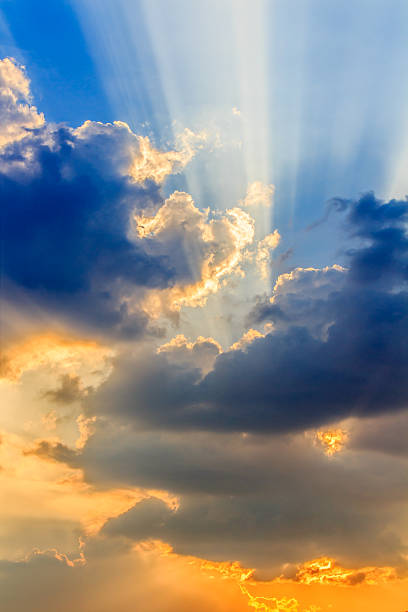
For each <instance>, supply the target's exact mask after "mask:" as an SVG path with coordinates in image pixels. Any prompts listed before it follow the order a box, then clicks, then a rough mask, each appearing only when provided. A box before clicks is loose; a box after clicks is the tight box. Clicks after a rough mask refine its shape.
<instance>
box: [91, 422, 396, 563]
mask: <svg viewBox="0 0 408 612" xmlns="http://www.w3.org/2000/svg"><path fill="white" fill-rule="evenodd" d="M129 442H130V440H129ZM147 442H148V440H147V439H146V440H144V439H143V436H135V437H134V439H133V448H132V447H131V445H130V444H126V442H125V447H124V448H120V447H119V446H118V445H116V444H115V442H114V441H111V443H109V442H108V440H107V439H99V440H95V441H94V442H93V443H91V444H90V447H89V449H87V451H86V452H85V454H84V456H83V458H82V459H83V464H84V465H85V466H86V467H85V471H86V473H87V475H88V476H90V475H91V474H92V475H93V476H97V471H99V482H104V481H105V479H106V478H108V474H109V475H110V476H111V475H112V471H115V481H116V482H123V484H125V483H127V484H130V483H133V484H135V483H136V482H138V483H143V482H144V478H146V475H148V480H149V482H150V486H159V487H162V486H163V485H164V483H165V482H166V479H167V486H169V487H171V490H172V491H175V492H180V491H181V492H182V493H181V498H180V507H179V509H178V510H177V511H174V510H171V509H169V508H168V506H166V504H164V503H163V502H162V501H161V500H158V499H155V498H151V499H147V500H145V501H143V502H142V503H139V504H137V505H136V506H135V507H134V508H133V509H131V510H129V511H128V512H126V513H125V514H123V515H121V516H120V517H118V518H116V519H112V520H111V521H109V522H108V524H107V525H106V526H105V528H104V533H105V534H106V535H110V536H113V535H114V536H118V535H123V536H126V537H127V538H130V539H132V540H144V539H149V538H153V539H162V540H164V541H168V542H170V543H171V544H172V545H173V546H174V547H175V549H176V552H179V553H182V554H193V555H198V556H202V557H205V558H212V559H220V560H221V559H226V558H229V559H239V560H240V561H241V562H242V563H243V564H244V565H249V566H253V565H256V566H257V567H258V568H262V569H269V570H270V571H272V573H273V572H274V571H279V570H278V567H279V566H280V564H282V563H285V562H288V563H289V562H291V563H292V562H293V563H297V562H301V561H304V560H307V559H310V558H314V557H318V556H320V555H323V554H325V555H332V556H334V557H336V558H338V559H341V560H342V562H344V563H347V564H349V565H364V564H366V563H379V564H383V563H390V564H395V565H401V567H402V566H404V561H403V554H404V553H405V551H406V547H405V545H404V542H403V539H400V538H399V537H397V535H396V533H397V532H398V530H397V529H396V528H395V524H396V520H398V516H400V513H401V512H404V508H405V507H406V504H407V502H408V497H407V487H406V484H407V476H406V462H405V461H403V460H400V459H395V458H386V457H384V456H376V455H375V454H374V455H373V454H368V455H358V454H357V455H350V454H347V453H346V454H345V455H343V456H339V457H336V458H335V459H331V460H330V459H328V458H327V457H326V456H325V455H324V454H323V453H322V452H321V450H320V449H319V448H316V447H314V446H313V445H312V444H311V442H310V439H306V438H303V437H298V438H293V439H285V438H280V439H277V438H274V439H269V440H268V439H267V438H263V439H261V440H260V439H259V438H258V437H254V438H251V437H249V438H242V437H238V436H236V435H231V434H229V435H228V436H220V437H215V438H214V435H208V436H207V437H206V438H203V437H200V436H198V435H197V434H191V439H189V440H185V439H184V441H183V437H182V436H179V438H178V440H174V441H173V442H171V440H169V439H168V438H167V439H166V440H163V438H160V437H158V436H156V438H154V437H150V438H149V443H150V445H151V451H150V452H149V450H148V444H147ZM97 447H99V448H100V449H102V448H103V449H104V450H105V452H106V449H108V453H107V456H105V457H101V456H99V457H98V455H99V453H98V450H97ZM114 447H115V449H114ZM182 455H183V456H184V464H183V463H182V462H181V461H180V457H181V456H182ZM164 457H165V458H166V459H165V460H164ZM149 460H151V462H152V464H149ZM216 462H218V465H219V469H218V472H217V473H215V472H214V471H213V467H214V465H215V463H216ZM160 466H162V468H163V469H164V473H161V472H160ZM104 470H106V471H107V472H108V474H107V473H106V472H104ZM212 472H213V473H212ZM194 476H195V480H194ZM222 480H224V486H219V485H220V483H221V481H222ZM200 489H201V491H200ZM379 490H381V496H379V495H378V491H379Z"/></svg>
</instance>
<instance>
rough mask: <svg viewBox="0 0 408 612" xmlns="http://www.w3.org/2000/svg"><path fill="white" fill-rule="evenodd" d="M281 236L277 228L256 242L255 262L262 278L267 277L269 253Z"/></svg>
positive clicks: (269, 261) (269, 260)
mask: <svg viewBox="0 0 408 612" xmlns="http://www.w3.org/2000/svg"><path fill="white" fill-rule="evenodd" d="M280 239H281V236H280V234H279V232H278V230H275V231H274V232H272V233H271V234H268V235H267V236H265V238H263V239H262V240H260V242H258V245H257V253H256V263H257V266H258V268H259V272H260V274H261V277H262V278H263V279H267V278H268V276H269V271H270V270H269V267H270V263H271V253H272V251H274V250H275V249H276V247H277V246H278V244H279V242H280Z"/></svg>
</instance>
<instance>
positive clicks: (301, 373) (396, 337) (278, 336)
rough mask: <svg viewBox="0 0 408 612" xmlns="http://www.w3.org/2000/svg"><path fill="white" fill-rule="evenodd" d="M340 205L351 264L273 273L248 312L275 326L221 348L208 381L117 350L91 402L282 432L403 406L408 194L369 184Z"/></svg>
mask: <svg viewBox="0 0 408 612" xmlns="http://www.w3.org/2000/svg"><path fill="white" fill-rule="evenodd" d="M336 206H337V207H339V205H338V202H336ZM341 208H343V209H346V213H345V215H346V216H345V219H344V229H345V232H346V235H347V238H348V241H347V244H348V245H349V244H352V248H351V247H349V246H347V249H346V251H345V257H346V262H347V268H343V267H340V266H334V267H331V268H324V269H320V270H318V269H308V268H306V269H295V270H294V271H292V272H291V273H289V274H286V275H282V276H281V277H279V278H278V280H277V282H276V284H275V289H274V291H273V294H272V297H271V298H268V297H264V298H261V299H259V300H258V302H257V303H256V305H255V306H254V308H253V310H252V312H251V314H250V321H251V322H252V324H260V323H262V324H265V323H269V324H270V325H271V326H272V331H270V332H269V333H268V334H267V335H265V336H261V337H259V336H258V337H254V340H253V341H252V342H250V343H247V344H246V345H245V348H244V349H243V350H233V351H227V352H224V353H223V354H221V355H219V356H218V357H217V359H216V362H215V365H214V369H213V370H212V371H210V372H209V373H208V374H207V375H206V376H205V377H204V378H203V379H202V377H201V376H200V373H199V370H197V369H195V368H193V367H192V365H191V366H190V367H187V366H185V367H181V366H180V365H179V364H175V363H174V362H171V361H170V360H168V359H166V357H165V355H163V354H159V355H152V356H151V357H150V358H149V360H148V361H145V362H144V364H143V365H142V366H140V364H139V365H138V366H137V367H135V364H134V363H133V362H132V360H131V359H130V360H126V359H124V360H123V361H122V362H121V363H120V364H118V367H117V370H116V372H115V373H114V374H113V375H112V377H111V379H110V380H109V381H108V382H107V383H106V384H105V385H104V386H102V387H101V389H100V393H98V394H97V396H96V397H95V398H93V400H91V402H92V404H93V406H94V409H95V410H96V411H100V410H102V411H103V412H107V413H113V412H115V414H119V415H122V416H123V417H125V418H126V419H128V420H129V421H130V422H131V421H132V420H133V421H134V422H136V423H139V424H140V423H142V424H144V425H145V426H147V427H156V428H172V429H183V428H184V429H205V430H214V431H218V430H222V431H226V430H227V431H252V432H257V431H259V432H263V431H276V432H284V431H292V430H301V429H305V428H308V427H312V426H316V425H320V424H323V423H329V422H332V421H336V420H340V419H342V418H345V417H348V416H351V415H362V416H368V415H372V414H376V413H382V412H386V411H389V410H400V409H402V408H405V407H406V404H407V400H408V385H407V366H408V346H407V343H406V340H405V339H406V337H407V333H408V293H407V288H406V281H407V276H408V268H407V263H408V258H407V253H408V238H407V235H406V230H405V226H406V222H407V219H408V202H406V201H390V202H387V203H384V202H382V201H379V200H377V199H376V198H375V196H374V195H373V194H371V193H369V194H367V195H365V196H363V197H362V198H361V199H359V200H358V201H355V202H343V203H342V206H341ZM350 241H351V242H350ZM158 381H160V385H158V384H157V383H158Z"/></svg>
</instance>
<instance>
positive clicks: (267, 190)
mask: <svg viewBox="0 0 408 612" xmlns="http://www.w3.org/2000/svg"><path fill="white" fill-rule="evenodd" d="M274 193H275V187H274V186H273V185H266V184H265V183H262V182H261V181H254V182H253V183H250V184H249V185H248V189H247V193H246V196H245V198H244V199H243V200H242V202H241V204H242V206H245V207H247V206H248V207H251V206H266V207H269V206H271V205H272V198H273V194H274Z"/></svg>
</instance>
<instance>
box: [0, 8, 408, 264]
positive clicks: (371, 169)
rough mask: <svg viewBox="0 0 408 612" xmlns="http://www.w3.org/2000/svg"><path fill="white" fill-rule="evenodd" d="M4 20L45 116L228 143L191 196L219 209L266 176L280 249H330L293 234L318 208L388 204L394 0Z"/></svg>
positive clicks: (401, 118) (55, 11) (397, 111)
mask: <svg viewBox="0 0 408 612" xmlns="http://www.w3.org/2000/svg"><path fill="white" fill-rule="evenodd" d="M1 10H2V14H3V20H4V22H5V23H6V24H7V25H8V29H9V33H10V35H11V36H10V37H7V36H6V35H5V36H4V37H3V40H2V50H3V54H5V55H8V54H11V55H14V56H16V57H17V59H19V60H20V61H22V62H23V63H24V64H25V65H27V67H28V69H29V71H30V76H31V79H32V91H33V95H34V97H35V101H36V102H37V105H38V106H41V109H42V110H43V112H44V113H45V115H46V117H47V119H48V120H49V121H56V122H60V121H63V122H66V123H67V124H70V125H79V124H80V123H82V122H83V121H84V120H86V119H92V120H98V121H112V120H115V119H120V120H123V121H127V122H128V123H129V125H131V126H132V128H134V129H136V128H137V129H138V130H139V131H142V132H145V133H150V134H153V135H154V137H155V139H156V141H157V142H158V143H163V142H166V140H168V139H169V138H171V133H172V122H173V121H178V122H180V123H183V125H186V126H188V127H191V128H195V127H197V126H199V125H201V126H202V125H204V123H206V124H208V123H209V122H211V123H212V124H213V125H215V126H216V127H215V128H214V129H218V130H221V132H222V133H223V138H224V139H225V140H226V141H227V142H226V144H225V147H224V149H223V150H222V151H218V152H216V155H213V156H212V157H211V158H210V157H209V156H207V157H205V156H203V158H201V159H200V160H198V161H195V162H194V164H192V167H191V168H189V169H187V170H186V172H187V174H186V177H187V180H188V182H189V186H190V190H191V191H192V193H193V196H195V197H196V199H197V200H198V201H199V204H200V205H201V206H206V205H207V201H208V203H210V205H215V206H217V207H226V206H228V205H230V203H231V202H232V201H234V200H237V199H238V198H240V197H242V192H243V190H244V189H245V183H246V182H247V181H248V182H249V181H250V180H263V181H265V182H273V183H274V184H275V186H276V195H275V222H276V223H277V225H278V227H279V228H280V229H281V230H282V232H283V233H284V234H285V240H286V241H287V245H288V247H287V248H290V247H293V244H294V243H295V242H296V244H297V250H298V251H300V257H304V256H305V255H306V256H309V257H310V263H311V264H312V263H313V264H321V263H322V259H321V258H322V252H323V249H324V251H325V254H324V256H325V257H327V251H326V247H327V246H328V245H327V243H324V241H325V239H324V236H322V235H319V238H318V240H315V239H313V240H308V238H307V237H305V235H304V233H303V231H302V230H303V229H304V228H305V227H307V226H308V225H309V224H310V223H312V222H313V221H314V220H316V219H317V218H319V217H320V216H321V215H322V211H323V209H324V205H325V201H326V200H327V199H329V198H331V197H334V196H341V197H354V196H356V195H357V194H359V193H360V192H364V191H367V190H374V191H375V192H376V193H377V194H378V195H379V196H381V197H388V196H392V195H394V193H392V190H393V188H394V191H395V180H394V177H393V172H394V170H395V167H396V165H397V162H398V159H399V158H400V156H401V152H402V150H403V148H404V144H405V139H406V136H405V134H406V132H407V128H406V122H407V118H406V111H405V105H404V99H405V95H406V84H405V79H404V76H403V75H404V74H405V72H406V69H407V66H408V51H407V48H406V45H405V44H404V41H405V40H406V36H407V28H408V26H407V23H408V21H407V14H406V13H407V7H406V3H404V2H393V4H392V8H391V9H390V6H389V3H388V2H384V1H382V0H374V1H370V2H357V3H352V4H350V3H347V4H345V3H341V4H339V3H327V2H323V1H319V0H307V1H297V0H295V1H294V2H289V3H288V2H282V1H279V0H277V1H275V2H263V1H257V2H256V3H255V4H254V6H253V7H252V8H251V9H249V7H248V4H247V3H246V2H234V3H230V2H224V3H222V4H220V3H218V2H212V1H209V2H206V3H205V4H199V3H191V2H183V1H182V0H178V1H177V2H172V3H168V2H162V1H160V0H158V1H157V2H155V3H144V2H142V1H138V2H130V1H127V0H119V2H111V1H109V0H102V1H101V2H98V3H95V2H90V1H89V2H88V1H87V0H83V1H80V2H72V1H71V2H68V1H60V2H54V1H50V0H44V1H43V2H41V3H35V4H34V3H33V2H30V0H19V1H17V2H7V1H6V2H3V3H2V7H1ZM22 12H23V13H24V14H25V15H26V18H25V19H21V13H22ZM107 31H109V35H106V36H104V32H107ZM233 107H235V108H238V109H239V110H241V112H242V114H243V115H242V118H238V117H236V116H232V115H231V109H232V108H233ZM244 107H245V108H244ZM237 140H239V141H240V142H241V143H242V148H241V149H240V150H239V151H238V150H237V149H236V147H235V148H234V146H233V144H231V143H232V142H235V141H237ZM391 160H392V162H391ZM397 183H398V181H397ZM182 184H183V178H182V177H179V178H178V179H177V181H176V185H182ZM184 184H185V183H184ZM401 189H402V190H403V186H402V187H401V185H400V184H398V185H397V191H401ZM395 195H403V193H397V194H395ZM322 242H323V243H324V244H323V246H322V249H320V245H321V244H322ZM302 245H304V247H303V246H302ZM283 246H284V245H283V243H282V248H283ZM285 246H286V245H285Z"/></svg>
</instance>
